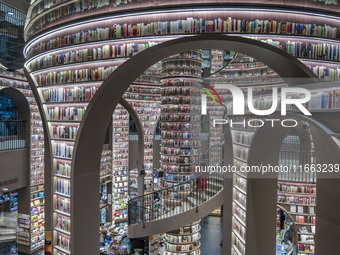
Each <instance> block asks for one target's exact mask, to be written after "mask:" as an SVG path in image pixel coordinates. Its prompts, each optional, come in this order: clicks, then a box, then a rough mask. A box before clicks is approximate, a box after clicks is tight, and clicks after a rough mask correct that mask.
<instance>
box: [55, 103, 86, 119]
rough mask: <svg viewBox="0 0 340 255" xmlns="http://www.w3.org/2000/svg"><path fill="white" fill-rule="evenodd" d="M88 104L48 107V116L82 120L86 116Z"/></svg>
mask: <svg viewBox="0 0 340 255" xmlns="http://www.w3.org/2000/svg"><path fill="white" fill-rule="evenodd" d="M85 111H86V106H83V107H66V108H62V107H57V106H56V107H54V108H48V116H49V119H50V120H75V121H80V120H81V119H82V117H83V116H84V114H85Z"/></svg>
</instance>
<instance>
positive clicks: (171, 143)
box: [161, 139, 201, 147]
mask: <svg viewBox="0 0 340 255" xmlns="http://www.w3.org/2000/svg"><path fill="white" fill-rule="evenodd" d="M200 144H201V143H200V140H172V139H167V140H162V141H161V145H162V146H166V147H199V146H200Z"/></svg>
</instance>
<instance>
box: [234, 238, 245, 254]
mask: <svg viewBox="0 0 340 255" xmlns="http://www.w3.org/2000/svg"><path fill="white" fill-rule="evenodd" d="M233 236H234V240H233V246H234V247H236V249H237V252H234V250H232V255H240V254H241V255H245V254H246V246H245V245H244V243H242V241H241V240H240V239H238V238H237V237H236V236H235V234H234V233H233ZM234 247H233V249H235V248H234Z"/></svg>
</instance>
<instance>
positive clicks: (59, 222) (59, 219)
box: [56, 214, 71, 232]
mask: <svg viewBox="0 0 340 255" xmlns="http://www.w3.org/2000/svg"><path fill="white" fill-rule="evenodd" d="M56 227H58V228H60V229H61V230H64V231H67V232H70V231H71V220H70V219H69V218H68V217H65V216H63V215H60V214H57V216H56Z"/></svg>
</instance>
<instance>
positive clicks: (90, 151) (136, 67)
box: [71, 35, 313, 254]
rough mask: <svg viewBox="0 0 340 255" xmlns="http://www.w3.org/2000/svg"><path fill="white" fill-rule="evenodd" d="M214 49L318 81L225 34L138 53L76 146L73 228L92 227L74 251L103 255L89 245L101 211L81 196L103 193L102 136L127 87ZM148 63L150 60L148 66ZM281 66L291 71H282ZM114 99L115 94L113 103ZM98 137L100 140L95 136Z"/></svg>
mask: <svg viewBox="0 0 340 255" xmlns="http://www.w3.org/2000/svg"><path fill="white" fill-rule="evenodd" d="M212 45H213V48H221V49H228V50H229V49H232V50H235V51H240V52H244V53H246V54H249V55H254V54H255V55H256V56H255V57H256V58H258V59H259V60H263V62H265V63H266V64H268V65H269V66H271V67H272V68H273V69H274V70H275V71H277V73H279V74H280V75H281V76H282V77H288V78H297V77H300V78H301V77H302V78H307V79H310V78H312V77H313V75H312V73H311V72H310V71H309V70H308V69H307V68H306V67H305V66H303V65H302V64H301V63H300V62H298V61H297V60H296V59H294V58H293V57H291V56H289V55H287V54H283V53H282V52H281V51H280V50H278V49H276V48H274V47H271V46H268V45H264V44H262V43H258V42H255V41H253V40H249V39H245V38H236V37H235V38H233V37H227V36H220V35H204V36H203V35H202V36H194V37H188V38H182V39H179V40H175V41H172V42H167V43H164V44H161V45H159V46H155V47H153V48H152V49H150V50H147V51H145V52H142V53H140V54H138V55H137V56H135V57H133V58H132V59H131V60H129V61H127V62H126V63H125V64H123V65H122V66H120V67H119V68H118V69H117V70H116V71H115V72H114V73H113V74H112V75H111V76H110V78H109V79H108V80H106V81H105V82H104V83H103V85H102V86H101V88H100V89H99V90H98V92H97V93H96V95H95V97H94V99H93V101H92V102H91V103H90V105H89V108H88V111H87V113H86V115H85V117H84V119H83V121H82V124H81V127H80V132H79V135H78V138H77V141H76V145H75V154H74V158H73V162H72V165H73V170H72V175H71V179H72V194H73V196H72V208H71V211H72V221H73V224H72V226H80V225H81V222H84V221H85V222H89V225H87V229H86V233H87V235H86V236H84V235H83V234H84V231H82V230H81V229H80V228H77V229H72V231H71V232H72V243H73V245H72V252H75V253H82V254H87V253H89V254H90V253H91V254H92V253H94V252H96V251H97V250H98V249H97V248H98V247H96V246H91V247H88V246H87V244H89V243H90V240H93V239H94V238H95V236H97V234H96V233H97V232H96V230H95V229H97V226H98V223H99V222H98V221H97V220H94V219H97V218H99V217H97V216H98V212H97V210H96V208H97V205H98V204H97V203H96V204H93V206H91V207H90V208H89V206H88V204H87V203H85V201H82V199H81V197H84V196H85V197H86V196H87V195H90V194H94V193H96V192H98V188H97V187H98V185H97V183H95V182H93V180H96V179H98V178H97V177H98V173H97V172H96V171H95V169H97V167H98V165H99V158H100V152H99V150H101V148H102V143H103V140H104V136H103V137H102V135H103V133H105V131H104V130H102V127H106V126H107V124H108V123H109V121H110V119H109V116H110V115H111V114H112V112H113V110H114V109H115V107H116V105H117V103H118V102H119V100H120V98H121V96H122V95H123V93H124V92H125V91H126V89H127V87H128V86H129V85H130V84H131V83H132V82H133V81H134V80H135V79H136V78H137V76H138V75H139V74H140V73H142V72H143V71H144V70H145V69H146V68H148V67H149V66H150V65H151V64H153V63H155V62H157V61H159V60H161V59H163V58H165V57H167V56H170V55H173V54H175V53H177V52H182V51H185V50H191V49H195V48H212ZM264 56H266V57H264ZM264 58H265V59H264ZM145 59H147V60H148V61H145ZM282 66H285V67H286V68H282ZM129 68H133V69H129ZM131 70H132V72H131ZM131 73H133V75H131ZM112 81H119V84H120V86H113V85H112V84H111V83H112ZM289 83H290V84H291V85H296V81H290V82H289ZM112 95H114V98H113V97H112ZM108 106H110V107H108ZM90 123H92V124H90ZM93 123H96V124H98V123H102V125H97V126H96V128H93V126H92V127H90V126H91V125H94V124H93ZM95 133H96V134H98V135H95ZM99 148H100V149H99ZM85 186H86V189H84V188H82V187H85ZM94 203H95V202H94ZM82 208H87V209H86V211H87V212H88V213H87V214H86V215H85V214H84V210H83V209H82ZM92 209H93V211H92ZM78 231H79V232H78ZM87 238H89V239H87Z"/></svg>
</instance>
